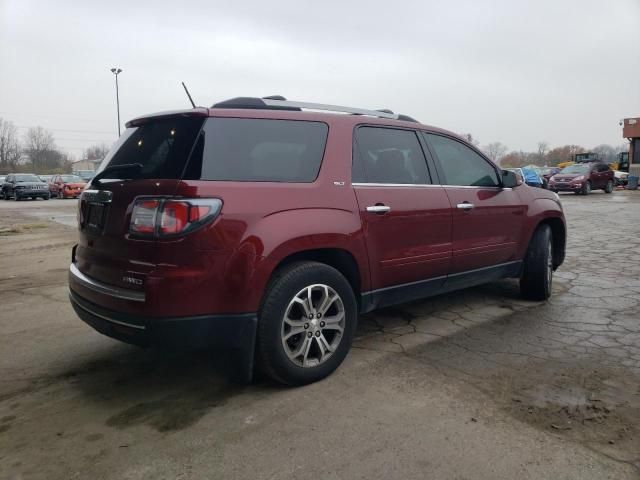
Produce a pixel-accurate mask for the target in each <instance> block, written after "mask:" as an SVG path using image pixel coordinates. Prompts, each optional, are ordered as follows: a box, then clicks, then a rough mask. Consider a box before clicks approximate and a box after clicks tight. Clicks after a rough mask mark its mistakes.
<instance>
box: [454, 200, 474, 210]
mask: <svg viewBox="0 0 640 480" xmlns="http://www.w3.org/2000/svg"><path fill="white" fill-rule="evenodd" d="M456 207H457V208H459V209H460V210H473V209H474V208H475V207H476V206H475V205H474V204H473V203H469V202H462V203H459V204H458V205H456Z"/></svg>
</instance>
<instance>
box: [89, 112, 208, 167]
mask: <svg viewBox="0 0 640 480" xmlns="http://www.w3.org/2000/svg"><path fill="white" fill-rule="evenodd" d="M203 121H204V119H203V118H201V117H183V116H176V117H171V118H165V119H161V120H154V121H151V122H149V123H145V124H143V125H141V126H139V127H131V128H127V130H126V131H125V132H124V133H123V134H122V136H121V137H120V139H119V140H118V141H117V142H116V144H115V145H114V146H113V148H112V149H111V151H110V152H109V153H108V154H107V156H106V157H105V159H104V160H103V161H102V163H101V164H100V168H98V171H97V172H96V173H98V172H101V171H102V170H104V169H105V168H106V167H111V166H115V165H126V164H132V163H140V164H142V168H141V169H138V170H126V171H118V170H117V169H115V170H113V171H110V172H107V173H106V175H105V176H104V177H102V178H123V177H124V178H127V179H140V178H158V179H159V178H164V179H178V178H181V177H182V171H183V170H184V167H185V164H186V162H187V157H189V153H191V147H192V146H193V144H194V142H195V139H196V136H197V135H198V132H199V131H200V127H201V126H202V122H203Z"/></svg>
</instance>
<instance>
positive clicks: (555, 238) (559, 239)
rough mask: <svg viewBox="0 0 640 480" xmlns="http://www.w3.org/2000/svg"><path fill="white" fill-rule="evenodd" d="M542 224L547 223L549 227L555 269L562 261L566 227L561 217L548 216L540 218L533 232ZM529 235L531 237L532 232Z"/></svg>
mask: <svg viewBox="0 0 640 480" xmlns="http://www.w3.org/2000/svg"><path fill="white" fill-rule="evenodd" d="M542 225H548V226H549V227H550V228H551V242H552V246H553V250H552V251H553V268H554V269H556V268H558V267H559V266H560V265H562V263H563V262H564V257H565V250H566V243H567V228H566V226H565V223H564V221H563V220H562V219H561V218H559V217H549V218H544V219H542V220H541V221H540V222H539V223H538V225H536V228H535V229H534V230H533V232H535V231H536V230H537V229H538V228H540V227H541V226H542ZM531 236H532V237H533V233H532V235H531ZM529 241H531V240H529Z"/></svg>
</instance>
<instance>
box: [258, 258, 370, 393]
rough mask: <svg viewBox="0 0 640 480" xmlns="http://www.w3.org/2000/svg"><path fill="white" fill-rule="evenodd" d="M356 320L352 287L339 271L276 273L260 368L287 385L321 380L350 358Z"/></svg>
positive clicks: (263, 311)
mask: <svg viewBox="0 0 640 480" xmlns="http://www.w3.org/2000/svg"><path fill="white" fill-rule="evenodd" d="M357 316H358V307H357V304H356V300H355V295H354V293H353V290H352V288H351V285H350V284H349V282H348V281H347V279H346V278H345V277H344V276H343V275H342V274H341V273H340V272H339V271H338V270H336V269H335V268H333V267H330V266H329V265H325V264H323V263H318V262H299V263H293V264H291V265H288V266H286V267H284V268H282V269H281V270H279V271H277V272H276V273H275V274H274V276H273V278H272V279H271V281H270V282H269V286H268V288H267V293H266V294H265V297H264V300H263V302H262V306H261V308H260V311H259V313H258V343H257V359H258V360H257V365H258V366H259V367H260V368H261V369H262V370H263V371H264V373H266V374H267V375H268V376H269V377H271V378H273V379H274V380H276V381H278V382H281V383H285V384H287V385H305V384H308V383H312V382H316V381H318V380H321V379H323V378H325V377H327V376H328V375H330V374H331V373H333V371H334V370H336V369H337V368H338V367H339V366H340V364H341V363H342V361H343V360H344V359H345V357H346V356H347V353H348V352H349V349H350V348H351V342H352V341H353V336H354V334H355V329H356V323H357Z"/></svg>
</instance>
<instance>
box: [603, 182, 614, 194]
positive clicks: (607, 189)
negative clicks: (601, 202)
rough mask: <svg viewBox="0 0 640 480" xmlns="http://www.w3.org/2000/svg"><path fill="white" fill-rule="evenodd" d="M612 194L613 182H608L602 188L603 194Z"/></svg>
mask: <svg viewBox="0 0 640 480" xmlns="http://www.w3.org/2000/svg"><path fill="white" fill-rule="evenodd" d="M611 192H613V181H611V180H609V181H608V182H607V185H606V186H605V187H604V193H611Z"/></svg>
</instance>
